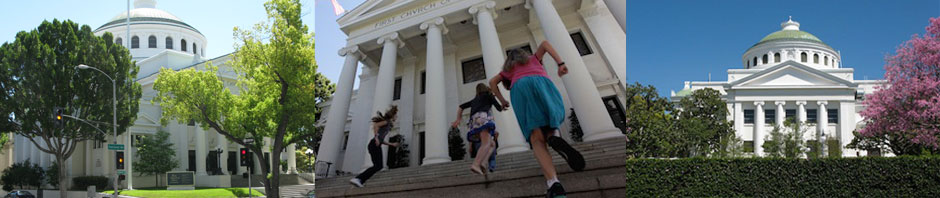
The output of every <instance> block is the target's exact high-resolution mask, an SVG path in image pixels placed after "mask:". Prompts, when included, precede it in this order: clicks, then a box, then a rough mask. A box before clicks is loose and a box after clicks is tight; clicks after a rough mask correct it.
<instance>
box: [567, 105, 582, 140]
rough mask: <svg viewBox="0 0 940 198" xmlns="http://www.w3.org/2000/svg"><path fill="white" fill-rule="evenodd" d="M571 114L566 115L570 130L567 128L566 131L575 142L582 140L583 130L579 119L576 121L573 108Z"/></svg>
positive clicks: (576, 116) (576, 117)
mask: <svg viewBox="0 0 940 198" xmlns="http://www.w3.org/2000/svg"><path fill="white" fill-rule="evenodd" d="M570 112H571V115H570V116H568V120H569V121H570V122H569V125H570V126H571V130H568V133H571V140H574V141H575V142H582V141H584V131H583V130H582V129H581V121H578V115H576V114H575V112H574V108H571V111H570Z"/></svg>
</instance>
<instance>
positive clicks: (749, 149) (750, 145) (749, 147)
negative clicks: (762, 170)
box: [741, 141, 754, 153]
mask: <svg viewBox="0 0 940 198" xmlns="http://www.w3.org/2000/svg"><path fill="white" fill-rule="evenodd" d="M741 146H743V147H744V152H745V153H753V152H754V141H744V144H743V145H741Z"/></svg>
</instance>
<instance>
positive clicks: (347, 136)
mask: <svg viewBox="0 0 940 198" xmlns="http://www.w3.org/2000/svg"><path fill="white" fill-rule="evenodd" d="M344 136H346V138H343V150H344V151H345V150H346V147H348V146H349V131H346V133H344Z"/></svg>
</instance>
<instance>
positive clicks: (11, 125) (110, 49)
mask: <svg viewBox="0 0 940 198" xmlns="http://www.w3.org/2000/svg"><path fill="white" fill-rule="evenodd" d="M113 40H114V38H113V37H112V36H111V34H110V33H104V35H102V36H95V35H94V32H92V30H91V28H90V27H88V26H87V25H79V24H78V23H75V22H72V21H70V20H66V21H59V20H53V21H52V22H49V21H43V22H42V24H40V25H39V27H37V28H36V29H33V30H31V31H21V32H19V33H17V34H16V40H15V41H13V42H12V43H4V44H3V45H2V46H0V133H10V132H12V133H15V134H18V135H21V136H23V137H26V139H27V140H29V142H31V143H32V145H33V146H35V147H36V148H38V149H39V150H40V151H42V152H44V153H49V154H52V155H54V156H55V159H56V163H58V164H65V160H66V159H68V158H69V157H71V156H72V152H73V151H75V147H76V146H77V145H78V143H79V142H82V141H86V140H104V138H105V137H106V136H110V134H111V133H108V134H107V135H105V134H103V133H102V132H99V131H98V130H97V129H95V127H96V126H92V125H90V124H87V123H85V122H82V121H79V120H76V119H72V118H68V117H65V118H64V119H63V120H62V121H61V122H57V121H55V120H54V119H53V117H54V116H53V114H54V113H53V111H54V109H56V108H62V109H63V110H64V113H65V114H66V115H67V116H71V117H74V118H79V119H84V120H88V121H106V122H107V123H108V124H107V125H104V124H102V125H99V126H97V127H98V128H101V129H110V128H111V125H110V124H111V123H110V121H111V119H112V115H113V114H112V101H113V100H112V94H111V93H112V91H115V92H116V93H117V94H118V95H117V131H118V133H120V132H123V131H127V128H128V127H129V126H130V125H131V124H132V123H133V122H134V119H136V118H137V111H138V108H139V106H138V101H139V100H140V84H138V83H137V82H136V81H134V79H135V78H136V77H137V71H138V69H139V68H138V67H137V65H135V64H134V62H133V61H131V56H130V54H129V52H128V50H127V49H126V48H124V47H122V46H121V45H119V44H115V43H113ZM79 64H85V65H90V66H93V67H96V68H97V69H100V70H101V71H102V72H104V73H106V74H108V75H109V76H110V77H111V78H113V79H114V82H115V83H116V88H117V90H112V85H111V82H110V80H109V79H108V77H105V76H104V75H102V74H101V72H96V71H91V70H78V69H76V68H75V66H77V65H79ZM95 123H98V122H95ZM65 171H66V169H59V173H58V175H59V183H60V184H67V182H68V180H67V174H66V173H65ZM65 186H68V185H65ZM65 190H66V188H59V192H60V193H61V194H62V195H65Z"/></svg>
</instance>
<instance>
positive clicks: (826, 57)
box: [823, 56, 829, 65]
mask: <svg viewBox="0 0 940 198" xmlns="http://www.w3.org/2000/svg"><path fill="white" fill-rule="evenodd" d="M823 64H824V65H829V56H823Z"/></svg>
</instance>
